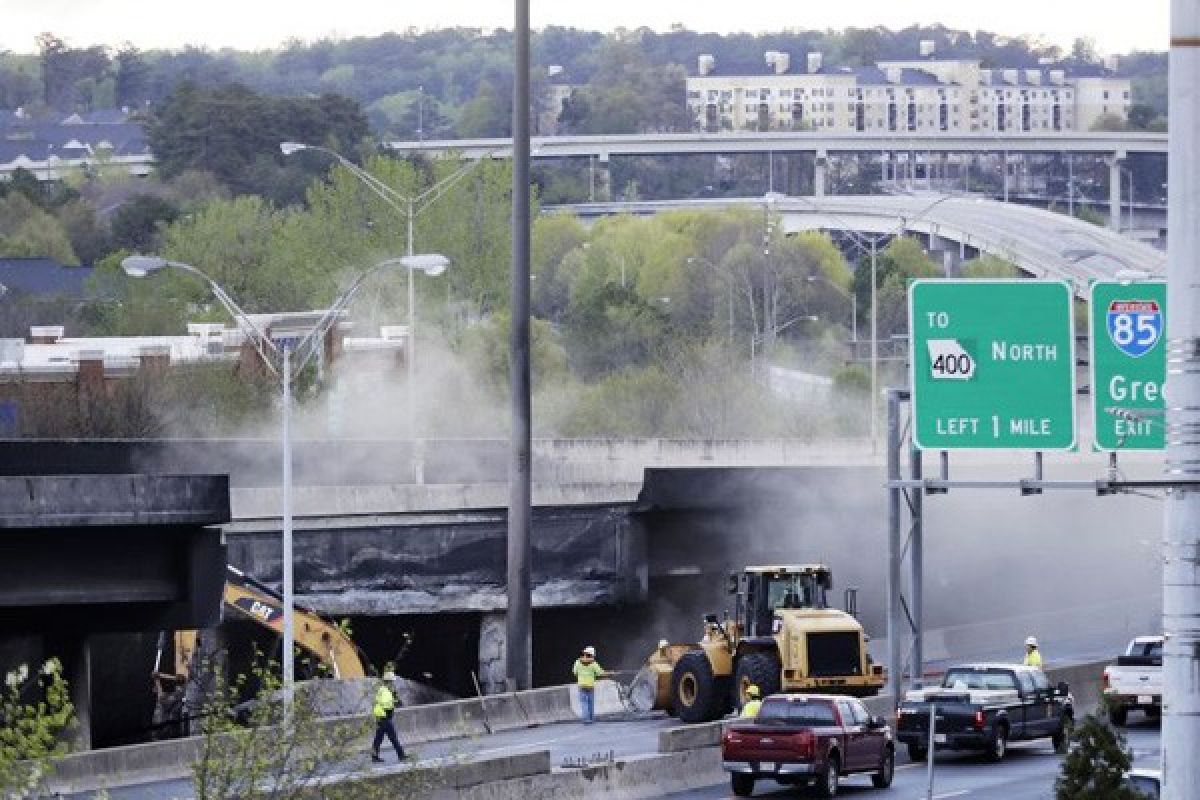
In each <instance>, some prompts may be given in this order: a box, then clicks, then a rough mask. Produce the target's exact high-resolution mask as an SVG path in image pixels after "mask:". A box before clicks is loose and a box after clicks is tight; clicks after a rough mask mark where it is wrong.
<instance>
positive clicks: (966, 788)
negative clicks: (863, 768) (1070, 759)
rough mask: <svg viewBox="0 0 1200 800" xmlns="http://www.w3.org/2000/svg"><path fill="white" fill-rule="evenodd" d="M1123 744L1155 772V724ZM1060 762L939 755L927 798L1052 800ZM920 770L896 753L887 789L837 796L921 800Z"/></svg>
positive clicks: (771, 789) (772, 793)
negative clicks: (992, 760) (995, 761)
mask: <svg viewBox="0 0 1200 800" xmlns="http://www.w3.org/2000/svg"><path fill="white" fill-rule="evenodd" d="M1125 736H1126V739H1127V741H1128V745H1129V747H1130V748H1132V749H1133V754H1134V763H1135V765H1136V766H1139V767H1157V766H1158V758H1159V729H1158V724H1157V723H1149V722H1139V721H1137V720H1136V719H1135V720H1133V721H1132V724H1131V725H1130V726H1129V727H1128V728H1127V729H1125ZM1061 763H1062V759H1061V758H1060V757H1059V756H1057V755H1055V754H1054V751H1053V750H1052V749H1051V747H1050V743H1049V741H1037V742H1022V743H1016V744H1013V745H1011V746H1010V748H1009V751H1008V755H1007V756H1005V759H1004V761H1003V762H1001V763H999V764H990V763H988V762H986V761H984V760H983V758H982V757H980V756H976V755H973V754H969V753H962V754H957V753H945V754H939V757H938V758H937V759H936V760H935V761H934V784H933V796H934V798H935V800H951V799H952V798H959V797H961V798H966V800H1052V798H1053V797H1054V779H1055V778H1056V777H1057V776H1058V772H1059V769H1060V765H1061ZM927 785H928V783H927V777H926V765H925V764H924V763H920V764H914V763H911V762H909V761H908V758H907V756H905V755H904V751H903V748H901V751H900V753H899V754H898V759H897V765H896V778H895V781H894V782H893V783H892V785H891V787H890V788H888V789H875V788H873V787H872V786H871V778H870V776H867V775H859V776H854V777H850V778H845V779H843V783H842V785H841V788H840V790H839V792H838V795H839V796H841V797H862V798H864V800H866V798H875V797H878V798H881V800H882V799H883V798H904V800H924V798H925V797H926V788H927ZM733 796H734V795H733V793H732V792H730V790H729V783H728V781H726V782H724V783H721V784H719V785H716V786H712V787H709V788H706V789H697V790H694V791H690V792H681V793H678V794H671V795H666V797H670V798H675V799H676V800H684V798H687V800H701V798H703V799H704V800H712V798H732V797H733ZM754 796H755V797H797V796H801V795H800V793H799V791H798V790H797V789H795V788H787V787H781V786H779V785H778V784H776V783H774V782H773V781H763V782H762V783H760V784H758V785H757V786H756V787H755V792H754Z"/></svg>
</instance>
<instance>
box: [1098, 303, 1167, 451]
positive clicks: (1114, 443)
mask: <svg viewBox="0 0 1200 800" xmlns="http://www.w3.org/2000/svg"><path fill="white" fill-rule="evenodd" d="M1088 301H1089V302H1088V307H1089V310H1088V318H1089V319H1090V320H1091V347H1092V353H1091V356H1092V358H1091V362H1092V419H1093V420H1095V429H1096V447H1097V448H1098V449H1100V450H1162V449H1163V448H1164V447H1166V436H1165V431H1164V424H1163V423H1164V421H1165V420H1164V414H1165V408H1166V406H1165V401H1164V399H1163V387H1164V386H1165V385H1166V381H1167V344H1166V338H1167V284H1166V283H1165V282H1163V281H1135V282H1124V283H1119V282H1115V281H1097V282H1096V283H1093V284H1092V287H1091V294H1090V296H1089V298H1088Z"/></svg>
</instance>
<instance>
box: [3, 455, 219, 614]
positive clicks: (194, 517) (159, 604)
mask: <svg viewBox="0 0 1200 800" xmlns="http://www.w3.org/2000/svg"><path fill="white" fill-rule="evenodd" d="M228 519H229V482H228V479H226V478H225V477H224V476H211V475H204V476H178V475H170V476H168V475H69V476H53V475H50V476H45V475H43V476H37V477H7V478H0V617H3V619H4V625H3V630H4V631H8V632H25V633H39V632H43V631H49V630H53V631H60V632H61V631H72V632H74V633H75V634H78V635H88V634H91V633H113V632H132V631H158V630H170V629H175V628H189V627H200V626H205V625H211V624H215V623H216V621H217V618H218V616H219V612H220V608H221V589H222V586H223V584H224V579H225V552H224V547H223V546H222V544H221V531H220V529H219V527H216V526H218V525H220V524H222V523H224V522H226V521H228Z"/></svg>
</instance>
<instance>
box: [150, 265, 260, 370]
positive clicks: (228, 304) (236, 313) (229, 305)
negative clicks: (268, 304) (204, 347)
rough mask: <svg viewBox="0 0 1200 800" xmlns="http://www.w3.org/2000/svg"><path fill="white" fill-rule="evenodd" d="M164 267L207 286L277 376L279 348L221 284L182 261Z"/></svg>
mask: <svg viewBox="0 0 1200 800" xmlns="http://www.w3.org/2000/svg"><path fill="white" fill-rule="evenodd" d="M166 265H167V266H169V267H171V268H172V269H177V270H180V271H181V272H188V273H191V274H192V275H195V276H196V277H197V278H199V279H200V280H202V281H204V282H205V283H206V284H208V288H209V291H211V292H212V293H213V296H214V297H216V298H217V300H218V301H219V302H220V303H221V305H222V306H224V308H225V310H226V311H227V312H229V315H230V316H231V317H233V319H234V321H235V322H237V323H238V325H239V326H245V327H246V328H249V330H250V332H251V334H252V338H253V339H254V348H255V349H256V350H257V351H258V354H259V356H261V357H262V360H263V363H264V364H266V365H267V369H269V370H271V372H272V373H273V374H275V375H278V374H279V370H278V369H277V368H276V367H275V363H274V358H273V357H274V356H278V355H279V348H278V347H276V346H275V343H274V342H272V341H271V339H270V337H268V336H267V335H266V334H265V333H263V332H262V331H261V330H259V328H258V326H257V325H255V324H254V322H253V321H252V320H251V319H250V316H249V315H248V314H247V313H246V312H245V311H243V310H242V308H241V306H239V305H238V304H237V303H236V302H234V300H233V298H232V297H230V296H229V295H228V294H227V293H226V291H225V290H224V289H222V288H221V284H219V283H217V282H216V281H215V280H213V279H212V278H210V277H209V276H208V275H207V274H206V273H205V272H204V271H203V270H201V269H199V268H197V267H193V266H192V265H191V264H185V263H183V262H182V261H167V262H166ZM268 347H269V348H270V353H268V352H267V350H266V349H265V348H268Z"/></svg>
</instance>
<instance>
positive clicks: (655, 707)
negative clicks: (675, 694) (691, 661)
mask: <svg viewBox="0 0 1200 800" xmlns="http://www.w3.org/2000/svg"><path fill="white" fill-rule="evenodd" d="M696 647H697V646H696V645H694V644H669V645H666V646H663V647H658V648H655V650H654V652H652V653H651V654H650V657H649V658H647V659H646V663H645V664H643V665H642V668H641V669H640V670H638V673H637V676H636V677H634V679H633V682H632V683H630V684H629V703H630V705H632V706H633V708H634V709H635V710H637V711H671V706H672V703H671V673H672V672H673V671H674V669H675V663H676V662H677V661H679V659H680V658H681V657H682V656H683V654H684V653H686V652H688V651H689V650H695V649H696Z"/></svg>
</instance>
